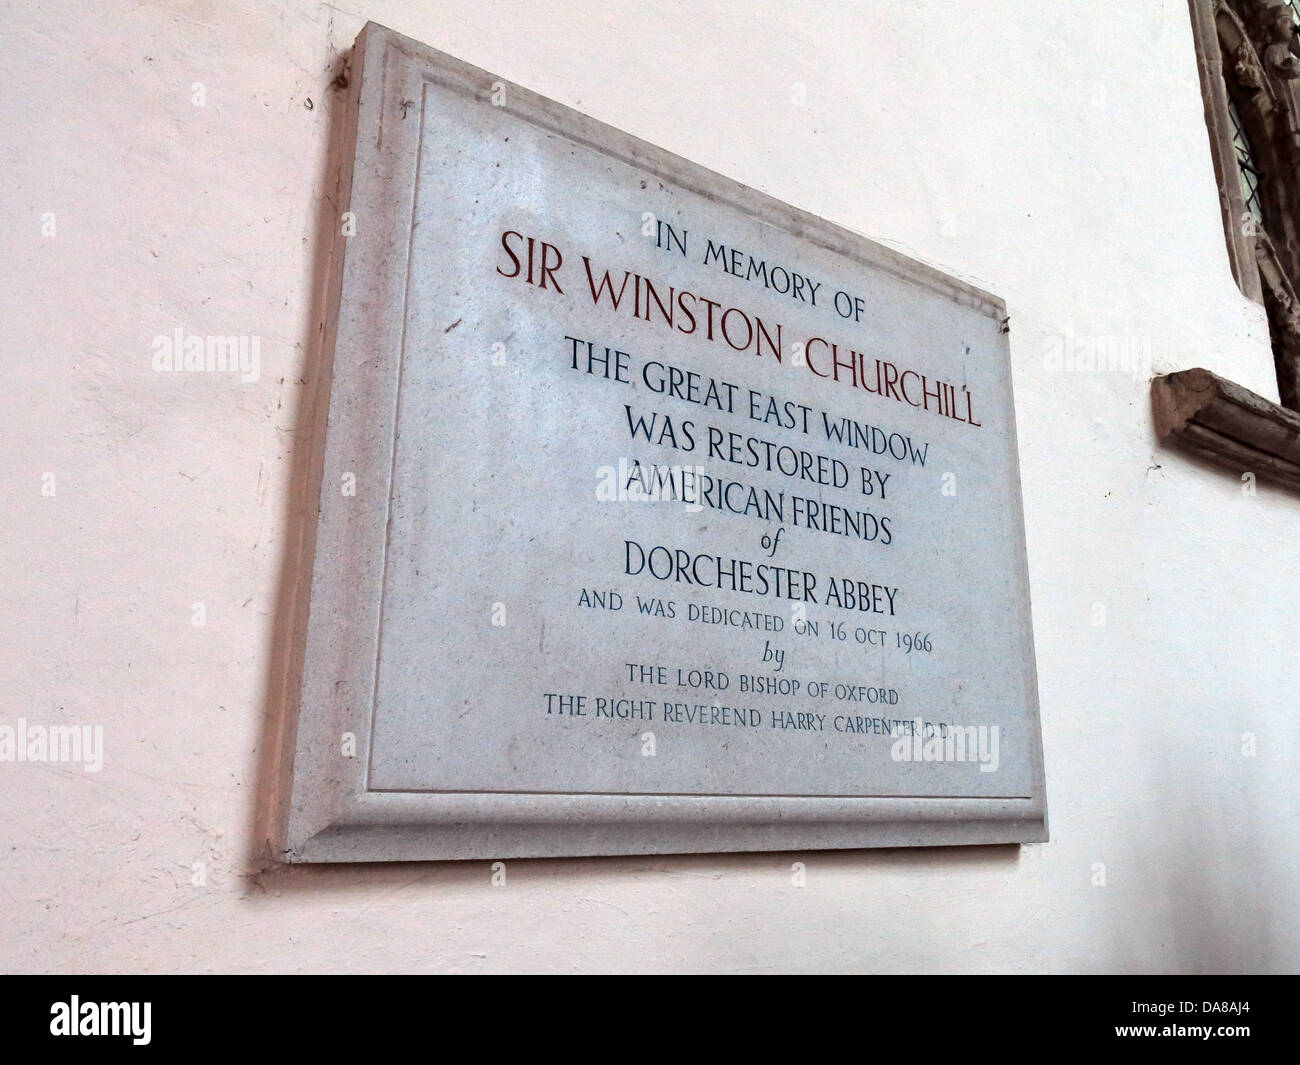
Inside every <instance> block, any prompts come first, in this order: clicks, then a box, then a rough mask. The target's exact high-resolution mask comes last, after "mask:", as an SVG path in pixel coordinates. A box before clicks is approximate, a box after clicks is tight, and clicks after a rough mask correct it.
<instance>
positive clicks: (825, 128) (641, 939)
mask: <svg viewBox="0 0 1300 1065" xmlns="http://www.w3.org/2000/svg"><path fill="white" fill-rule="evenodd" d="M367 18H369V19H374V20H375V21H378V22H381V23H384V24H386V25H389V26H391V27H392V28H394V29H396V30H398V31H400V32H403V33H406V34H409V35H410V36H413V37H416V38H418V39H420V40H423V41H425V42H427V43H429V44H431V45H434V46H435V47H438V48H441V49H443V50H445V51H448V52H451V53H452V54H454V55H456V56H459V57H460V58H462V59H465V60H468V61H469V62H471V63H475V64H478V65H480V66H482V67H485V68H487V69H489V70H492V71H494V72H496V73H498V74H500V75H501V76H502V77H504V78H506V79H508V80H513V81H517V82H519V83H521V84H524V85H526V86H528V87H530V88H532V89H535V90H537V91H539V92H541V93H543V94H545V95H548V96H551V97H554V98H555V99H557V100H559V101H561V102H563V103H565V104H568V105H571V106H573V107H575V108H579V109H581V110H583V111H586V112H588V113H590V114H592V115H594V116H595V117H597V118H599V119H602V120H604V121H606V122H609V123H611V124H613V125H615V126H617V127H620V128H622V129H625V130H628V131H629V132H631V133H634V134H636V135H638V136H641V137H643V138H645V139H647V140H649V141H652V142H654V143H656V144H659V145H662V146H664V147H666V148H668V149H670V150H672V151H674V152H677V153H679V154H681V155H684V156H686V157H688V158H691V159H694V160H696V161H698V162H700V163H702V164H704V165H706V166H708V167H711V168H713V169H715V170H718V171H721V172H722V173H724V174H727V175H729V176H731V177H734V178H736V179H739V180H740V181H743V182H746V183H748V184H751V185H754V186H756V187H758V188H760V189H763V190H764V191H766V192H769V193H771V194H772V195H774V196H777V197H779V198H781V199H784V200H787V201H789V202H791V203H794V204H796V205H798V206H800V207H803V208H806V209H808V210H810V211H813V212H815V213H817V214H820V215H823V216H825V217H827V218H830V219H832V220H834V221H836V222H838V223H840V224H842V225H845V226H847V227H849V228H851V229H854V230H857V231H860V232H862V233H864V234H866V235H868V236H870V237H872V238H874V239H877V240H879V241H882V242H884V243H886V244H889V245H891V246H893V247H896V248H899V249H901V250H903V251H905V252H907V253H909V254H912V255H915V256H917V257H919V258H921V259H924V260H926V261H928V262H931V263H933V264H935V265H937V266H939V267H941V268H942V269H945V270H947V271H949V272H951V273H954V274H956V275H958V276H960V277H963V278H966V279H968V280H970V281H971V282H973V283H975V284H977V285H980V286H982V287H984V288H987V289H989V290H991V291H993V292H995V293H997V294H999V295H1001V296H1002V297H1004V298H1005V299H1006V300H1007V302H1008V305H1009V307H1010V309H1011V342H1012V343H1011V352H1012V359H1013V362H1014V369H1015V391H1016V405H1017V408H1018V412H1019V432H1020V441H1021V446H1022V467H1023V479H1024V495H1025V507H1026V518H1027V523H1028V540H1029V562H1030V576H1031V581H1032V586H1033V597H1034V619H1035V628H1036V638H1037V643H1038V655H1039V675H1040V686H1041V694H1042V715H1043V732H1044V741H1045V752H1046V761H1047V780H1048V798H1049V805H1050V813H1051V819H1052V832H1053V840H1052V842H1051V843H1050V844H1047V845H1044V846H1037V847H1026V848H1024V849H1022V850H1017V849H1015V848H972V849H955V850H947V851H941V850H931V851H918V852H904V851H884V852H874V853H855V854H806V855H759V856H744V855H741V856H723V857H689V858H672V857H670V858H628V859H602V860H590V861H568V862H560V861H547V862H511V863H509V865H508V870H507V881H506V884H505V886H503V887H493V886H492V885H491V884H490V882H489V875H490V873H489V869H488V866H487V865H486V863H469V864H461V865H443V866H429V865H401V866H390V867H384V866H367V867H352V868H292V869H287V868H283V867H278V866H274V865H273V864H270V863H268V862H267V861H266V857H265V846H264V843H262V842H261V841H262V839H263V838H264V834H265V825H264V817H263V815H262V813H261V812H260V811H261V810H262V809H263V807H264V796H261V794H260V793H261V792H262V791H263V790H264V789H265V787H266V786H267V778H268V772H267V770H268V766H269V764H270V762H271V754H270V753H269V752H268V746H267V745H268V743H269V736H268V721H269V720H270V719H271V718H272V717H273V716H274V714H275V712H276V711H277V709H278V706H279V700H280V693H281V690H282V685H283V676H282V674H283V661H284V650H285V648H284V642H285V641H284V637H283V611H284V603H285V601H286V599H287V589H288V587H289V583H290V580H291V579H292V576H293V575H294V574H295V573H296V572H297V568H296V563H295V561H294V556H293V545H292V543H291V542H290V537H289V535H288V530H289V529H290V528H291V527H292V526H291V523H290V521H289V518H290V513H291V506H292V493H291V482H292V480H293V474H294V471H295V469H296V466H295V463H296V462H300V460H301V454H300V452H299V453H296V452H295V444H296V442H297V440H298V439H299V436H300V435H301V431H302V428H303V426H304V425H305V424H306V423H305V421H304V417H305V411H304V396H305V388H304V384H303V382H304V379H307V380H310V377H311V373H312V361H311V358H312V356H313V354H314V346H313V343H314V338H315V335H316V334H315V328H316V325H315V319H316V316H317V315H318V314H319V312H320V306H319V300H320V297H319V293H318V291H317V289H318V285H319V279H320V273H321V271H320V265H321V263H320V254H319V249H320V247H321V241H320V239H319V237H320V234H321V232H322V229H323V227H328V226H331V225H333V224H335V220H336V217H337V211H338V207H337V205H334V204H329V203H326V202H325V201H324V199H323V195H322V194H323V191H324V190H325V189H326V188H327V187H328V186H327V181H326V177H325V170H326V163H325V156H326V143H327V139H328V132H329V129H330V122H331V118H332V117H333V114H334V112H335V111H336V110H337V107H338V102H339V100H340V94H339V93H338V92H336V91H332V90H331V89H330V88H329V84H330V81H331V79H332V78H333V77H334V74H335V73H336V71H337V69H338V59H339V57H340V55H341V53H343V52H345V51H346V50H347V49H348V47H349V46H350V44H351V41H352V39H353V38H354V36H355V35H356V33H357V31H358V30H359V29H360V28H361V26H362V24H363V22H364V21H365V20H366V19H367ZM0 30H3V36H4V40H5V49H6V55H7V57H8V58H7V61H6V76H5V77H4V78H3V79H0V158H3V159H4V160H5V167H4V172H5V177H4V181H3V182H0V204H2V205H3V206H2V208H0V226H3V231H4V243H3V249H4V254H3V256H0V293H2V294H3V295H2V296H0V301H2V302H3V305H4V308H5V310H4V314H3V316H2V321H3V329H2V330H0V352H3V371H4V374H3V385H2V387H0V454H2V455H3V456H4V461H3V464H2V465H0V470H2V474H0V475H2V476H3V479H4V483H3V506H2V508H0V528H2V529H3V544H4V550H3V554H2V557H0V567H3V580H0V655H3V661H4V676H5V678H6V681H7V683H6V684H5V689H4V694H3V702H2V704H0V724H8V725H11V726H16V724H17V722H18V720H19V719H20V718H22V719H25V720H26V721H28V722H29V723H32V724H43V725H51V724H59V723H66V724H88V725H102V727H103V735H104V764H103V768H102V770H101V771H99V772H98V773H87V772H84V771H83V770H82V769H81V768H80V767H79V766H77V765H69V764H30V763H28V764H17V763H0V898H3V899H4V902H5V905H4V920H3V922H2V923H0V969H4V970H20V971H36V970H56V971H67V970H89V971H100V970H108V971H114V970H123V969H125V970H145V971H173V970H182V971H208V970H218V971H230V970H234V971H264V970H276V971H279V970H289V971H315V970H347V971H353V970H427V971H493V970H507V969H508V970H521V969H522V970H561V971H579V970H583V971H585V970H609V969H636V970H677V969H690V970H701V969H709V970H714V969H716V970H729V971H767V970H869V971H893V970H915V969H922V970H945V971H958V972H970V971H985V970H994V971H1049V970H1052V971H1057V970H1067V971H1132V970H1160V971H1185V970H1194V971H1207V970H1209V971H1222V970H1226V971H1255V970H1274V971H1277V970H1291V971H1294V970H1295V969H1296V968H1297V967H1298V965H1300V918H1297V915H1296V910H1295V906H1294V899H1295V898H1296V896H1297V894H1300V856H1298V854H1297V846H1296V842H1295V829H1296V824H1297V817H1300V788H1297V786H1296V773H1295V770H1296V765H1297V746H1298V744H1297V736H1300V697H1298V696H1297V693H1298V692H1300V654H1298V653H1297V646H1298V642H1297V637H1298V635H1300V624H1298V623H1297V621H1298V618H1297V615H1298V614H1300V577H1298V574H1300V498H1298V497H1296V496H1294V495H1287V494H1284V493H1282V492H1279V491H1277V490H1275V489H1273V488H1270V487H1268V486H1266V485H1264V484H1261V485H1259V487H1258V491H1257V492H1256V493H1255V494H1253V495H1252V494H1249V493H1248V492H1246V491H1243V484H1242V482H1241V480H1240V478H1239V475H1238V474H1237V473H1236V472H1233V471H1226V472H1224V471H1220V470H1217V469H1214V468H1211V467H1209V466H1205V465H1202V464H1200V463H1198V462H1196V461H1194V460H1190V459H1188V458H1185V457H1183V456H1182V455H1180V454H1179V453H1176V452H1172V451H1168V450H1164V449H1162V448H1161V447H1159V446H1158V444H1157V442H1156V441H1155V439H1154V435H1153V431H1152V423H1151V413H1150V405H1149V399H1148V384H1147V379H1148V376H1149V372H1157V373H1159V372H1167V371H1171V370H1175V369H1182V368H1187V367H1190V366H1193V365H1204V366H1207V367H1209V368H1211V369H1214V370H1216V371H1218V372H1220V373H1222V374H1224V375H1225V376H1229V377H1231V378H1233V379H1235V380H1237V381H1239V382H1240V383H1242V384H1244V385H1246V386H1248V387H1250V388H1253V389H1255V390H1256V391H1259V392H1262V393H1265V394H1267V395H1271V396H1273V397H1276V387H1275V385H1274V384H1273V383H1272V381H1271V376H1272V370H1271V361H1270V355H1269V350H1268V343H1267V331H1266V326H1265V322H1264V317H1263V313H1262V311H1261V310H1260V309H1259V308H1257V307H1255V306H1253V305H1250V304H1248V303H1247V302H1246V301H1245V300H1244V299H1243V298H1242V297H1241V296H1240V294H1239V293H1238V291H1237V290H1236V288H1235V286H1234V284H1233V281H1232V278H1231V276H1230V274H1229V270H1228V263H1227V255H1226V252H1225V249H1224V241H1223V234H1222V229H1221V224H1220V219H1219V209H1218V203H1217V196H1216V189H1215V183H1214V176H1213V172H1212V168H1211V163H1210V154H1209V150H1208V146H1207V141H1206V132H1205V126H1204V121H1203V118H1202V111H1201V101H1200V94H1199V88H1198V85H1197V80H1196V69H1195V61H1194V56H1193V51H1192V40H1191V32H1190V27H1189V22H1188V17H1187V11H1186V5H1185V2H1184V0H1164V2H1163V3H1160V2H1156V0H1152V2H1150V3H1144V4H1134V3H1131V2H1128V0H1097V2H1095V3H1090V4H1087V5H1079V4H1040V3H1030V2H1029V0H980V2H979V3H975V2H973V0H971V2H969V3H957V4H954V3H952V2H951V0H914V2H912V3H909V4H897V5H894V4H891V5H883V4H880V5H851V4H848V3H838V4H827V3H817V4H813V3H805V4H779V3H752V4H742V3H738V2H725V3H724V2H721V0H715V2H710V3H691V4H685V3H681V4H678V3H670V2H667V0H640V2H638V3H623V2H603V3H599V4H597V3H589V2H578V0H572V2H570V3H565V4H560V3H538V2H531V3H523V2H505V0H437V2H432V3H420V2H416V0H355V2H354V3H352V4H349V5H348V6H347V8H346V9H344V8H341V7H334V6H329V5H324V4H318V3H312V2H308V0H287V2H283V3H275V4H270V3H267V4H253V3H249V2H248V0H189V2H186V0H169V2H157V3H140V2H134V0H132V2H127V0H100V2H96V3H94V4H89V3H82V4H35V3H25V2H18V3H15V2H5V3H4V4H2V5H0ZM800 85H802V86H803V91H804V93H805V94H806V103H805V105H804V106H796V104H795V101H796V99H797V98H798V86H800ZM200 94H201V95H202V97H203V99H202V105H201V106H200V105H199V104H198V103H196V102H195V101H196V100H197V99H198V97H199V96H200ZM51 216H52V218H51ZM51 222H52V223H53V225H52V226H51ZM51 229H52V232H51ZM178 327H179V328H182V329H184V330H186V331H187V332H193V333H201V334H206V333H219V334H249V335H257V336H259V337H260V344H261V348H260V353H261V365H260V376H259V378H258V380H256V381H255V382H247V383H243V382H240V381H239V380H238V379H237V378H235V377H232V376H226V377H221V376H217V375H204V374H171V375H168V374H159V373H155V372H154V371H153V369H152V366H151V359H152V355H153V349H152V348H151V342H152V340H153V338H154V337H155V336H157V335H159V334H168V333H171V332H172V331H173V330H174V329H176V328H178ZM1086 338H1104V339H1105V340H1106V341H1108V342H1110V343H1112V344H1114V343H1120V344H1122V343H1125V342H1126V338H1131V344H1132V348H1131V349H1122V348H1121V349H1117V350H1130V353H1132V354H1136V355H1137V360H1136V366H1133V367H1131V369H1132V371H1133V372H1100V373H1099V372H1070V371H1068V370H1065V369H1062V368H1061V364H1060V362H1059V361H1057V356H1063V355H1064V354H1065V353H1066V352H1069V353H1070V354H1073V353H1075V352H1076V351H1077V350H1079V348H1080V346H1081V345H1083V344H1084V343H1085V342H1086ZM1148 353H1149V359H1148V358H1147V355H1148ZM1147 362H1149V364H1150V365H1149V367H1148V365H1146V363H1147ZM49 474H52V475H53V480H52V481H51V479H50V478H49V477H48V476H47V475H49ZM196 604H202V610H203V615H204V617H203V620H204V621H205V622H206V623H205V624H203V625H201V626H200V625H195V624H193V621H194V620H195V619H196V609H197V608H196ZM1246 734H1250V735H1249V736H1247V735H1246ZM1251 737H1253V742H1254V751H1255V753H1254V754H1253V756H1252V755H1249V754H1244V753H1243V750H1246V751H1249V749H1250V746H1249V745H1250V743H1251ZM795 860H802V861H804V862H805V863H806V864H807V884H806V886H805V887H796V886H794V885H793V884H792V882H791V863H792V862H793V861H795ZM1097 863H1104V880H1105V884H1104V886H1098V885H1097V883H1096V881H1098V880H1099V879H1100V866H1099V865H1098V864H1097ZM196 881H199V883H196Z"/></svg>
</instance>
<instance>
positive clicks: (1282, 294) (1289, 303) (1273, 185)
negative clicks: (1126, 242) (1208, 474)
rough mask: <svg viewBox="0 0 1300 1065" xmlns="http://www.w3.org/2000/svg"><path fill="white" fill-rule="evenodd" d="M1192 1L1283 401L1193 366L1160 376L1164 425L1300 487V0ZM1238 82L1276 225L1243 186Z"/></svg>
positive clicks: (1233, 223) (1245, 256)
mask: <svg viewBox="0 0 1300 1065" xmlns="http://www.w3.org/2000/svg"><path fill="white" fill-rule="evenodd" d="M1188 6H1189V8H1190V11H1191V18H1192V29H1193V37H1194V41H1195V47H1196V53H1197V61H1198V66H1199V68H1200V74H1201V86H1202V94H1203V97H1204V103H1205V119H1206V125H1207V127H1208V129H1209V134H1210V151H1211V155H1212V158H1213V161H1214V173H1215V178H1216V180H1217V181H1218V185H1219V198H1220V203H1221V205H1222V208H1223V224H1224V235H1225V237H1226V239H1227V246H1228V259H1229V262H1230V264H1231V267H1232V273H1233V277H1234V278H1236V281H1237V284H1238V286H1239V287H1240V289H1241V291H1242V293H1243V294H1244V295H1246V296H1247V297H1248V298H1249V299H1252V300H1254V301H1255V302H1257V303H1261V304H1263V306H1264V307H1265V309H1266V310H1267V312H1268V318H1269V327H1270V331H1271V333H1272V335H1273V346H1274V352H1275V361H1276V362H1277V370H1278V388H1279V393H1280V395H1281V397H1282V405H1279V404H1277V403H1273V402H1271V401H1270V400H1268V399H1265V398H1264V397H1263V396H1259V395H1257V394H1255V393H1253V392H1251V391H1249V390H1248V389H1245V388H1242V387H1241V386H1240V385H1236V384H1233V383H1232V382H1230V381H1226V380H1224V379H1223V378H1221V377H1218V376H1217V375H1215V374H1213V373H1211V372H1210V371H1208V370H1205V369H1201V368H1197V369H1192V370H1184V371H1181V372H1179V373H1174V374H1168V375H1166V376H1163V377H1158V378H1156V379H1155V380H1154V381H1152V386H1151V387H1152V406H1153V409H1154V413H1155V420H1156V429H1157V432H1158V434H1159V435H1160V437H1161V438H1162V439H1172V440H1175V441H1177V442H1178V443H1179V444H1181V445H1183V446H1185V447H1189V448H1191V449H1193V450H1195V451H1197V452H1199V453H1200V454H1202V455H1204V456H1206V457H1209V458H1210V459H1212V460H1213V461H1215V462H1217V463H1219V464H1221V465H1225V466H1228V467H1231V468H1233V469H1236V470H1238V471H1242V472H1251V473H1257V474H1259V475H1261V476H1264V477H1267V478H1269V479H1271V480H1273V481H1275V482H1277V483H1279V484H1282V485H1286V486H1288V487H1290V488H1293V489H1300V413H1298V412H1297V408H1300V299H1298V298H1297V295H1296V287H1295V284H1296V282H1300V254H1298V253H1300V91H1298V89H1300V53H1298V52H1297V50H1296V49H1295V48H1294V38H1295V30H1294V28H1293V24H1292V23H1291V22H1290V18H1291V16H1292V15H1293V14H1294V10H1293V9H1292V8H1291V7H1290V5H1288V4H1285V3H1283V2H1282V0H1237V2H1236V3H1235V4H1230V3H1228V0H1188ZM1243 15H1244V16H1245V19H1243ZM1282 15H1285V16H1286V18H1287V22H1286V24H1285V25H1283V24H1282V23H1281V21H1280V16H1282ZM1247 21H1249V23H1250V26H1249V27H1248V26H1247V24H1246V22H1247ZM1288 27H1290V28H1288ZM1225 55H1227V56H1230V57H1231V59H1232V63H1231V66H1230V67H1227V66H1225V62H1224V56H1225ZM1229 79H1231V82H1230V81H1229ZM1230 84H1231V90H1232V92H1231V99H1232V101H1233V102H1234V103H1235V104H1236V105H1237V110H1238V112H1239V113H1240V114H1241V115H1242V118H1243V119H1244V121H1245V123H1246V125H1247V127H1248V129H1247V133H1248V135H1249V137H1250V140H1251V145H1252V148H1254V150H1255V152H1256V153H1257V155H1258V156H1259V157H1260V161H1261V163H1262V165H1263V166H1264V168H1265V170H1266V172H1267V173H1268V174H1269V187H1268V192H1267V199H1266V202H1265V205H1264V210H1265V219H1266V224H1267V225H1268V226H1269V229H1270V230H1271V231H1272V232H1271V233H1270V232H1269V231H1266V230H1265V229H1263V228H1261V227H1259V226H1258V225H1256V224H1255V220H1254V218H1253V216H1252V214H1251V212H1250V211H1249V210H1248V208H1247V206H1246V203H1245V200H1244V198H1243V196H1242V190H1241V183H1240V180H1239V175H1238V169H1237V157H1236V152H1235V149H1234V147H1233V122H1232V117H1231V114H1230V111H1229V99H1230V95H1229V92H1230V88H1229V87H1230ZM1275 237H1276V239H1275ZM1292 279H1296V282H1293V280H1292Z"/></svg>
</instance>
